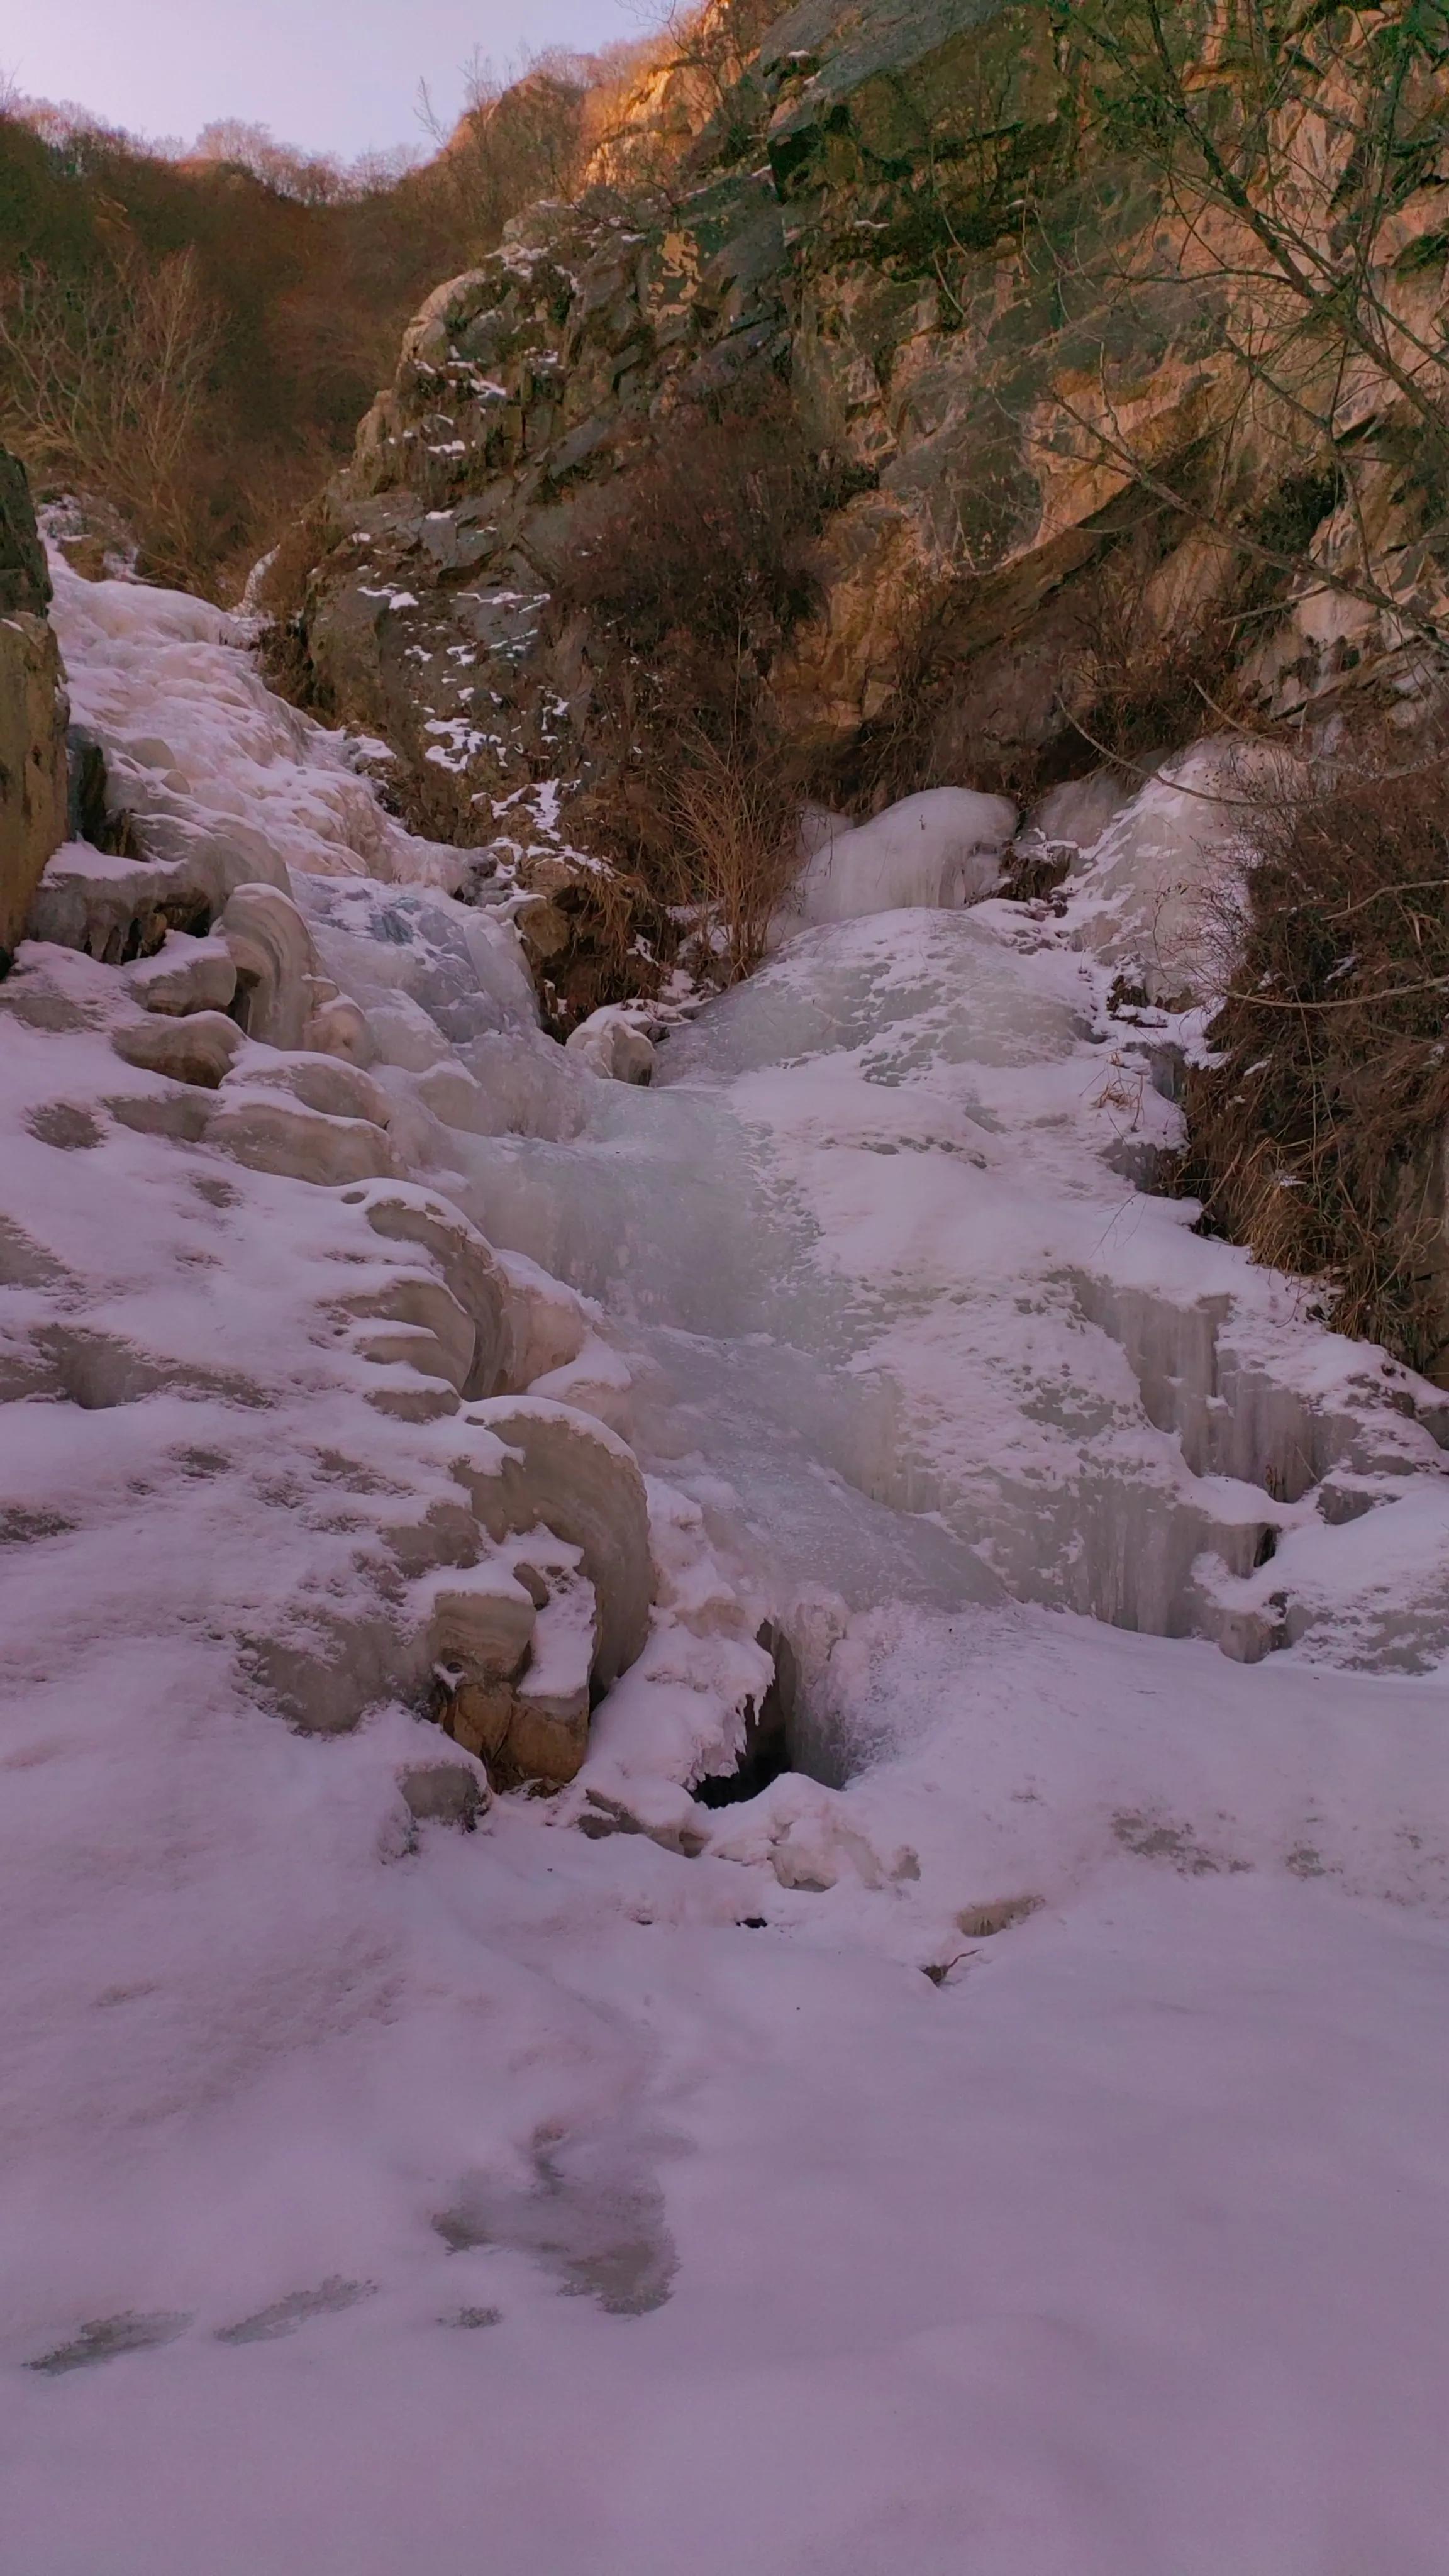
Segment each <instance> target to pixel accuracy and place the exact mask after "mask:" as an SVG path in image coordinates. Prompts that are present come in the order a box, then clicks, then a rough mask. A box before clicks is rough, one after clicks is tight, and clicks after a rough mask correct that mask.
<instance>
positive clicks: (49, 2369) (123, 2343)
mask: <svg viewBox="0 0 1449 2576" xmlns="http://www.w3.org/2000/svg"><path fill="white" fill-rule="evenodd" d="M190 2323H191V2319H190V2317H182V2316H168V2315H160V2316H149V2317H146V2316H139V2315H138V2314H137V2313H136V2311H135V2309H134V2308H127V2309H126V2310H125V2311H124V2312H123V2314H122V2315H120V2316H117V2317H92V2318H91V2319H90V2321H89V2323H88V2324H86V2325H83V2326H82V2327H81V2329H80V2331H79V2333H78V2334H77V2335H75V2336H73V2338H72V2340H71V2341H70V2342H69V2343H59V2344H57V2345H56V2347H55V2349H54V2351H53V2352H42V2353H39V2354H38V2355H37V2356H36V2358H35V2360H34V2361H28V2362H27V2363H26V2365H25V2367H26V2369H27V2370H39V2371H43V2372H44V2373H45V2375H46V2376H47V2378H50V2379H58V2378H60V2376H61V2375H62V2373H63V2372H65V2371H67V2370H87V2369H89V2368H90V2367H91V2365H92V2364H93V2363H94V2362H98V2361H114V2360H116V2359H117V2357H118V2356H119V2355H120V2354H121V2353H123V2352H154V2351H155V2350H156V2347H157V2346H158V2344H163V2343H174V2342H175V2340H176V2337H177V2336H178V2335H180V2334H184V2333H185V2332H186V2329H187V2327H188V2326H189V2325H190Z"/></svg>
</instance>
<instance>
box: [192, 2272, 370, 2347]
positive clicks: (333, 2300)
mask: <svg viewBox="0 0 1449 2576" xmlns="http://www.w3.org/2000/svg"><path fill="white" fill-rule="evenodd" d="M376 2288H377V2283H376V2282H375V2281H344V2280H343V2279H341V2277H340V2276H339V2275H338V2274H337V2273H333V2274H331V2275H330V2276H329V2278H328V2279H327V2280H325V2281H319V2282H318V2284H317V2287H316V2288H315V2290H289V2291H288V2293H287V2296H286V2297H285V2298H284V2299H274V2300H273V2302H272V2305H271V2306H270V2307H269V2308H258V2310H257V2312H256V2314H255V2316H250V2317H243V2318H242V2319H241V2320H240V2322H239V2323H238V2324H237V2325H234V2326H222V2327H221V2328H220V2329H219V2330H218V2333H217V2338H216V2340H217V2342H218V2343H275V2342H276V2341H277V2340H278V2338H279V2337H280V2336H282V2335H289V2334H295V2333H296V2331H297V2328H298V2327H299V2326H304V2325H305V2324H306V2323H307V2320H308V2318H309V2317H332V2316H337V2315H338V2314H339V2313H340V2312H341V2310H342V2309H343V2308H355V2307H356V2305H357V2302H358V2300H359V2299H370V2298H371V2297H372V2295H373V2292H374V2291H375V2290H376Z"/></svg>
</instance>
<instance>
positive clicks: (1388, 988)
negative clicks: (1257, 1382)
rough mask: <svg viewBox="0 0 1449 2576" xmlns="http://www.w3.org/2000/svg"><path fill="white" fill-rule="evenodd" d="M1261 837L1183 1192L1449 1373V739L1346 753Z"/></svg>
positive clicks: (1407, 1357) (1339, 1311) (1426, 1364)
mask: <svg viewBox="0 0 1449 2576" xmlns="http://www.w3.org/2000/svg"><path fill="white" fill-rule="evenodd" d="M1246 841H1247V846H1246V848H1245V853H1244V859H1243V865H1242V871H1241V877H1240V881H1239V884H1238V887H1237V889H1236V891H1235V893H1234V892H1231V891H1230V892H1228V893H1226V894H1225V895H1224V896H1223V897H1222V898H1221V902H1222V904H1223V905H1225V906H1226V907H1227V912H1226V917H1225V918H1221V919H1220V921H1219V924H1218V930H1219V936H1220V939H1221V940H1222V941H1223V944H1224V946H1225V948H1230V949H1231V952H1232V963H1231V968H1230V981H1229V984H1228V989H1227V992H1226V997H1225V999H1224V1000H1223V1002H1222V1005H1221V1007H1220V1009H1219V1011H1218V1014H1217V1016H1216V1018H1215V1020H1214V1022H1213V1024H1212V1026H1211V1028H1210V1030H1209V1042H1210V1044H1211V1046H1212V1048H1213V1050H1214V1058H1215V1060H1214V1062H1213V1063H1212V1064H1211V1066H1210V1067H1209V1068H1208V1069H1206V1070H1197V1071H1194V1072H1193V1073H1192V1074H1191V1075H1190V1077H1189V1082H1188V1090H1187V1098H1186V1104H1185V1105H1186V1112H1187V1121H1188V1138H1189V1141H1188V1148H1187V1152H1186V1155H1185V1158H1184V1167H1183V1175H1182V1178H1183V1186H1184V1187H1185V1188H1186V1189H1187V1190H1188V1191H1190V1192H1191V1193H1192V1194H1193V1195H1194V1196H1197V1197H1199V1198H1201V1199H1202V1201H1203V1205H1204V1212H1205V1217H1206V1219H1207V1221H1208V1223H1209V1224H1210V1225H1211V1226H1212V1227H1213V1228H1214V1229H1215V1230H1218V1231H1221V1232H1223V1233H1225V1234H1228V1235H1230V1236H1231V1237H1232V1238H1233V1240H1234V1241H1236V1242H1240V1243H1246V1244H1247V1245H1249V1246H1250V1248H1251V1250H1252V1251H1253V1252H1254V1254H1255V1255H1256V1257H1257V1258H1258V1259H1259V1260H1261V1261H1265V1262H1271V1263H1273V1264H1274V1265H1275V1266H1277V1267H1278V1268H1280V1269H1285V1270H1290V1271H1296V1272H1298V1273H1300V1274H1301V1275H1305V1276H1308V1277H1311V1278H1317V1279H1321V1280H1322V1281H1323V1282H1324V1284H1325V1289H1326V1297H1325V1308H1326V1312H1327V1314H1328V1318H1329V1320H1330V1321H1331V1322H1332V1323H1333V1324H1334V1325H1335V1326H1336V1327H1337V1328H1338V1329H1339V1330H1340V1331H1342V1332H1346V1333H1350V1334H1363V1335H1367V1336H1369V1337H1370V1338H1372V1339H1374V1340H1377V1341H1381V1342H1383V1343H1384V1344H1385V1345H1386V1346H1387V1348H1388V1349H1390V1350H1391V1351H1393V1352H1394V1353H1395V1354H1396V1356H1397V1357H1399V1358H1400V1359H1402V1360H1404V1361H1406V1362H1407V1363H1408V1364H1409V1365H1410V1366H1411V1367H1414V1368H1417V1369H1420V1370H1422V1371H1423V1372H1424V1373H1425V1374H1426V1375H1428V1376H1431V1377H1437V1378H1439V1379H1440V1380H1441V1381H1442V1380H1444V1379H1445V1377H1446V1373H1449V1295H1446V1290H1449V1264H1446V1247H1445V1243H1444V1218H1445V1205H1444V1181H1443V1155H1444V1132H1445V1123H1446V1120H1449V1045H1446V1035H1445V1014H1446V1004H1449V741H1445V740H1444V739H1443V738H1442V736H1441V738H1440V739H1439V740H1438V741H1437V742H1435V743H1433V744H1432V745H1430V746H1429V747H1427V748H1425V749H1424V750H1423V751H1422V752H1421V753H1420V755H1419V756H1418V758H1417V759H1415V757H1414V755H1413V753H1412V751H1408V750H1406V747H1405V745H1404V743H1403V740H1402V738H1398V739H1397V741H1396V740H1395V739H1394V738H1393V737H1392V736H1381V737H1379V738H1378V739H1377V741H1375V742H1372V743H1360V744H1359V745H1358V746H1357V747H1355V748H1354V749H1353V750H1351V751H1340V753H1339V755H1338V756H1337V759H1336V762H1335V764H1334V766H1333V768H1332V770H1331V771H1330V770H1328V769H1327V768H1325V769H1323V770H1322V771H1321V772H1320V774H1319V776H1318V777H1317V778H1316V779H1315V780H1314V781H1313V782H1312V785H1311V789H1310V791H1309V792H1307V793H1300V794H1299V795H1297V796H1296V797H1294V798H1291V799H1289V800H1288V801H1285V802H1283V803H1282V804H1281V805H1279V806H1278V807H1277V809H1276V810H1273V811H1264V812H1262V813H1260V814H1258V815H1257V816H1255V817H1254V818H1253V820H1252V822H1251V824H1250V827H1249V831H1248V834H1247V836H1246Z"/></svg>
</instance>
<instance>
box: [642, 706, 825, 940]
mask: <svg viewBox="0 0 1449 2576" xmlns="http://www.w3.org/2000/svg"><path fill="white" fill-rule="evenodd" d="M681 749H682V754H683V756H682V758H681V760H680V764H679V767H678V769H677V771H676V773H675V777H674V782H673V805H674V812H675V816H676V820H677V824H678V830H679V851H678V860H679V867H680V872H681V887H680V893H681V898H682V902H683V903H684V904H686V905H691V906H698V907H700V909H701V911H702V913H703V916H704V920H705V922H706V923H707V925H708V933H707V936H708V940H709V947H708V950H707V952H706V953H705V954H704V955H702V956H701V957H700V960H699V969H700V971H701V973H703V974H707V975H709V974H712V975H713V976H714V977H715V978H716V979H718V980H720V981H722V982H725V983H730V984H733V983H737V982H739V980H740V978H741V977H742V976H745V975H750V974H753V972H754V970H755V968H756V967H757V966H758V965H759V963H760V961H761V959H762V958H763V956H764V954H765V950H766V947H767V944H768V939H769V930H770V924H771V922H772V920H773V919H774V916H775V914H776V913H777V912H778V910H779V908H780V904H781V902H782V901H783V899H784V896H785V894H786V893H787V892H788V890H789V887H790V885H791V882H792V881H793V879H794V878H795V876H796V875H797V874H798V873H799V868H800V835H799V807H798V803H797V802H796V801H795V800H794V799H793V798H792V797H791V796H790V795H789V794H788V792H787V791H786V789H785V786H784V782H783V781H782V778H781V774H780V764H779V762H778V761H777V760H774V759H771V758H770V757H769V756H768V755H767V754H766V753H765V752H764V751H763V750H762V747H761V744H760V742H759V739H758V738H757V737H755V736H752V735H749V734H746V735H743V736H741V737H738V738H736V739H733V740H728V741H726V742H724V743H717V742H713V741H711V739H710V737H709V736H708V735H707V734H704V733H699V734H696V735H695V737H694V738H693V740H692V741H691V740H689V739H688V738H686V740H685V742H684V743H683V745H682V746H681Z"/></svg>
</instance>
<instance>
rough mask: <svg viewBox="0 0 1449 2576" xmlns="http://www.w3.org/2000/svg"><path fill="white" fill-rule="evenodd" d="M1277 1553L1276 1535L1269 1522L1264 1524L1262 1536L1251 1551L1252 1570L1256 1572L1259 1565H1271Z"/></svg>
mask: <svg viewBox="0 0 1449 2576" xmlns="http://www.w3.org/2000/svg"><path fill="white" fill-rule="evenodd" d="M1277 1553H1278V1533H1277V1531H1276V1530H1275V1528H1274V1527H1273V1524H1272V1522H1271V1521H1269V1522H1267V1523H1266V1524H1265V1526H1264V1529H1263V1533H1262V1536H1261V1537H1260V1539H1259V1541H1258V1544H1257V1547H1256V1548H1255V1549H1254V1551H1253V1566H1254V1570H1255V1571H1256V1569H1257V1568H1258V1567H1259V1566H1260V1565H1271V1564H1272V1562H1273V1559H1274V1557H1275V1556H1276V1555H1277Z"/></svg>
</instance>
